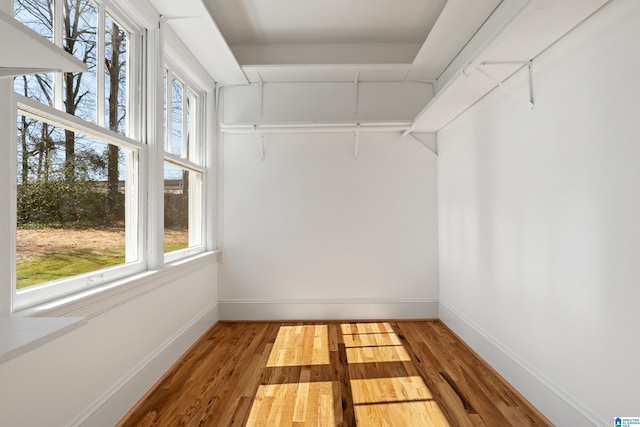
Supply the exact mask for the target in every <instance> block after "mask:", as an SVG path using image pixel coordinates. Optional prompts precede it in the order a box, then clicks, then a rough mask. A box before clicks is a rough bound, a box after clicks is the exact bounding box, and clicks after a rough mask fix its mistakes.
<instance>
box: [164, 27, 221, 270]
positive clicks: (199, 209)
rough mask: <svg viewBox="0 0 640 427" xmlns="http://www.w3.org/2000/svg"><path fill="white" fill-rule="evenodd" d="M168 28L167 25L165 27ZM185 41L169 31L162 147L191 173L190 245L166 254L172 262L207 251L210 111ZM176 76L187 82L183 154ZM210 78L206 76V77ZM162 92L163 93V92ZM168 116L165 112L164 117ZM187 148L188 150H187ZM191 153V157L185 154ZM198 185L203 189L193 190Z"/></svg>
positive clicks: (166, 156) (169, 159) (168, 159)
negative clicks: (174, 105) (176, 120)
mask: <svg viewBox="0 0 640 427" xmlns="http://www.w3.org/2000/svg"><path fill="white" fill-rule="evenodd" d="M165 28H166V27H165ZM180 45H181V43H180V42H179V41H178V40H177V39H176V38H175V35H174V34H173V33H172V32H170V31H167V34H166V38H165V44H164V47H165V52H164V53H165V57H164V68H163V70H162V73H164V72H165V71H166V82H165V88H164V90H165V93H166V94H167V98H166V105H167V112H166V115H167V116H166V120H167V121H166V135H163V137H164V138H163V139H162V142H163V144H162V149H163V157H164V161H165V162H167V163H170V164H172V165H174V166H178V167H180V168H183V169H186V170H188V171H190V172H196V173H190V174H189V191H190V193H189V247H187V248H185V249H180V250H177V251H173V252H167V253H165V254H164V262H165V263H172V262H175V261H178V260H181V259H183V258H186V257H190V256H193V255H196V254H200V253H203V252H205V251H206V248H207V242H206V227H207V224H206V221H205V218H206V215H205V211H206V203H205V200H204V195H205V194H207V191H208V188H207V182H208V179H207V174H208V172H209V171H208V170H207V168H206V167H205V166H204V163H205V154H206V150H207V144H206V129H207V112H206V105H207V102H206V97H207V93H206V90H203V89H202V88H201V87H200V85H198V84H196V83H195V82H194V81H193V79H192V77H194V76H195V77H196V78H197V77H199V76H198V75H197V74H195V75H193V73H194V72H195V71H194V70H198V69H200V68H201V66H200V65H199V64H198V63H197V62H196V61H195V59H194V58H192V57H190V56H187V55H185V54H184V52H187V51H188V50H187V49H186V48H182V49H181V48H180ZM176 69H180V70H191V72H192V75H187V74H186V73H184V74H183V73H181V72H177V73H176V72H174V70H176ZM173 79H176V80H178V81H179V82H180V83H182V85H183V91H182V102H183V110H182V137H183V141H182V142H183V143H182V147H181V152H182V157H181V156H177V155H175V154H172V153H171V143H172V138H171V131H172V129H171V101H172V100H171V94H172V80H173ZM205 79H206V78H205ZM187 91H189V93H190V94H191V97H192V98H190V100H189V102H190V112H189V116H190V120H189V124H188V126H189V127H188V128H187V123H186V115H187V112H186V108H184V106H186V99H187ZM160 95H161V94H160ZM162 120H164V115H163V117H162ZM187 131H188V134H189V146H188V147H187V146H186V141H185V137H186V135H187ZM185 151H186V153H185ZM186 154H188V157H189V158H185V157H186ZM193 189H198V190H199V191H193Z"/></svg>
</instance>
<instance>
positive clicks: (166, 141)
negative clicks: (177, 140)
mask: <svg viewBox="0 0 640 427" xmlns="http://www.w3.org/2000/svg"><path fill="white" fill-rule="evenodd" d="M162 99H163V102H164V104H163V105H164V109H163V112H164V116H163V118H164V121H163V131H164V149H165V151H169V144H170V142H171V139H170V138H169V134H168V133H167V123H168V117H167V103H168V100H167V69H166V68H165V69H164V80H163V85H162Z"/></svg>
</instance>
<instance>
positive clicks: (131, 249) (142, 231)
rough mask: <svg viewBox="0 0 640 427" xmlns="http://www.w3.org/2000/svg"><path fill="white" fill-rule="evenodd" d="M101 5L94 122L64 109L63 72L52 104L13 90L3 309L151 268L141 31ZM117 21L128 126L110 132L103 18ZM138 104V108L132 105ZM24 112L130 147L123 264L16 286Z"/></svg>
mask: <svg viewBox="0 0 640 427" xmlns="http://www.w3.org/2000/svg"><path fill="white" fill-rule="evenodd" d="M93 2H94V3H95V4H96V7H97V22H96V24H97V28H96V43H97V46H96V58H97V59H96V88H95V90H96V106H95V109H96V111H95V115H96V123H92V122H90V121H86V120H83V119H81V118H78V117H76V116H73V115H70V114H68V113H66V112H65V111H64V105H63V96H62V93H63V92H62V83H63V73H59V72H58V73H53V84H54V87H53V107H51V106H49V105H46V104H42V103H40V102H38V101H35V100H32V99H29V98H26V97H24V96H21V95H18V94H16V93H14V92H13V90H11V92H10V93H11V101H10V104H11V117H10V123H12V126H14V130H13V131H12V132H11V138H10V141H11V144H10V145H11V148H10V152H11V153H10V159H11V171H10V173H11V174H12V177H13V183H14V184H13V185H12V186H11V189H10V191H9V196H10V200H11V205H10V213H9V216H10V224H9V225H8V226H9V227H10V235H11V269H10V282H9V286H7V289H3V290H2V292H1V295H2V304H1V306H0V312H9V313H13V312H18V311H21V310H25V309H28V308H30V307H34V306H36V305H39V304H44V303H47V302H49V301H52V300H55V299H59V298H62V297H65V296H68V295H72V294H77V293H80V292H83V291H86V290H88V289H91V288H95V287H99V286H101V285H104V284H106V283H109V282H113V281H116V280H118V279H122V278H126V277H128V276H132V275H135V274H137V273H140V272H143V271H145V270H147V265H148V260H147V259H148V255H147V251H146V246H145V244H144V242H145V238H146V231H147V230H146V228H145V224H146V218H147V209H146V203H145V188H146V179H145V176H146V175H145V173H144V171H145V170H146V169H147V166H146V164H147V162H148V155H147V152H148V146H147V145H146V144H143V143H142V142H140V141H139V140H141V136H142V123H143V121H142V117H143V116H142V113H143V111H142V110H143V108H142V102H141V101H142V99H143V97H144V86H143V83H144V79H143V77H142V76H143V75H142V69H141V66H140V64H141V63H142V58H143V52H144V49H143V46H142V41H143V37H142V33H143V31H142V29H141V28H140V27H138V26H137V25H135V24H134V23H133V22H132V21H131V20H130V19H127V18H126V14H125V13H122V12H121V10H120V9H119V8H118V7H117V5H116V4H114V2H112V1H109V0H106V2H105V1H104V0H93ZM62 13H63V12H62V3H61V1H56V2H55V4H54V17H53V19H54V32H53V41H54V44H56V45H58V46H62V36H63V35H62V31H57V30H56V28H58V29H59V28H61V26H62V19H63V17H62ZM107 15H109V17H110V19H112V20H114V21H116V22H117V23H118V25H119V26H120V28H122V30H123V31H125V32H126V33H127V59H126V64H127V66H126V74H127V77H126V78H127V88H126V93H125V96H126V109H127V110H126V119H125V120H126V127H125V129H124V132H125V134H126V136H125V135H122V134H120V133H117V132H114V131H111V130H109V129H108V128H107V127H106V126H107V123H106V117H105V104H106V93H105V64H104V53H105V47H106V45H105V17H106V16H107ZM134 106H135V107H134ZM23 112H24V113H26V114H27V115H28V116H29V117H32V118H35V119H38V120H42V121H44V122H47V123H49V124H52V125H54V126H56V127H60V128H64V129H69V130H72V131H76V132H78V133H80V134H83V135H87V136H90V137H93V138H95V139H96V140H98V141H101V142H105V143H109V144H112V145H116V146H118V147H121V148H124V149H126V151H125V152H126V153H128V154H127V165H128V167H127V170H126V172H125V173H126V180H125V181H126V188H125V194H126V197H127V202H126V204H125V209H126V213H125V218H126V224H125V263H124V264H120V265H117V266H113V267H108V268H103V269H99V270H95V271H92V272H88V273H84V274H80V275H76V276H70V277H68V278H64V279H59V280H55V281H50V282H45V283H43V284H39V285H34V286H32V287H27V288H24V289H20V290H18V289H17V288H16V232H17V229H16V228H17V227H16V224H17V205H16V203H17V184H16V181H15V179H16V178H15V177H16V174H17V135H16V132H15V123H16V120H17V116H18V114H22V113H23Z"/></svg>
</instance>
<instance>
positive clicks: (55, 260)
mask: <svg viewBox="0 0 640 427" xmlns="http://www.w3.org/2000/svg"><path fill="white" fill-rule="evenodd" d="M18 122H19V123H20V124H22V123H25V122H27V123H29V125H28V126H26V127H24V126H23V127H20V126H19V133H18V147H17V152H18V168H17V177H16V179H17V233H16V234H17V241H16V261H17V264H16V288H17V289H22V288H26V287H30V286H35V285H39V284H42V283H45V282H49V281H52V280H58V279H64V278H69V277H72V276H75V275H78V274H83V273H89V272H93V271H96V270H100V269H103V268H106V267H111V266H114V265H118V264H123V263H125V261H126V254H127V251H126V248H125V227H126V224H127V218H126V212H127V209H126V206H125V205H126V203H127V197H126V188H127V183H126V174H125V173H124V170H125V168H126V161H125V152H127V151H128V150H125V149H123V148H120V147H117V146H114V145H111V144H108V143H106V142H103V141H100V140H98V139H95V138H92V137H89V136H86V135H83V134H81V133H78V132H72V131H69V130H67V129H63V128H61V127H59V126H56V125H54V124H51V123H47V122H44V121H40V120H37V119H34V118H31V117H28V116H26V115H23V114H20V115H19V116H18ZM69 138H71V139H72V140H73V142H74V150H73V152H72V153H69V152H68V151H67V150H66V145H67V143H68V141H69ZM110 151H115V152H116V153H117V158H118V161H117V167H116V171H115V176H116V179H115V180H114V181H113V182H111V181H110V179H109V175H110V174H109V168H110V166H109V161H108V157H109V152H110ZM128 261H131V260H128Z"/></svg>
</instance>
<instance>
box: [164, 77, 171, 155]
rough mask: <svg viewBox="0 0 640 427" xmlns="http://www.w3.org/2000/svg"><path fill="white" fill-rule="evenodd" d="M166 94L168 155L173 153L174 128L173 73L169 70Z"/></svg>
mask: <svg viewBox="0 0 640 427" xmlns="http://www.w3.org/2000/svg"><path fill="white" fill-rule="evenodd" d="M166 76H167V77H166V79H167V81H166V88H165V91H166V94H167V99H166V102H167V104H166V105H167V106H166V115H167V117H166V119H165V122H166V127H167V130H166V132H167V134H166V135H165V138H166V139H165V146H164V151H166V152H167V153H171V147H172V142H173V126H172V122H173V85H172V83H173V73H172V72H171V70H169V69H167V70H166Z"/></svg>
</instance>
